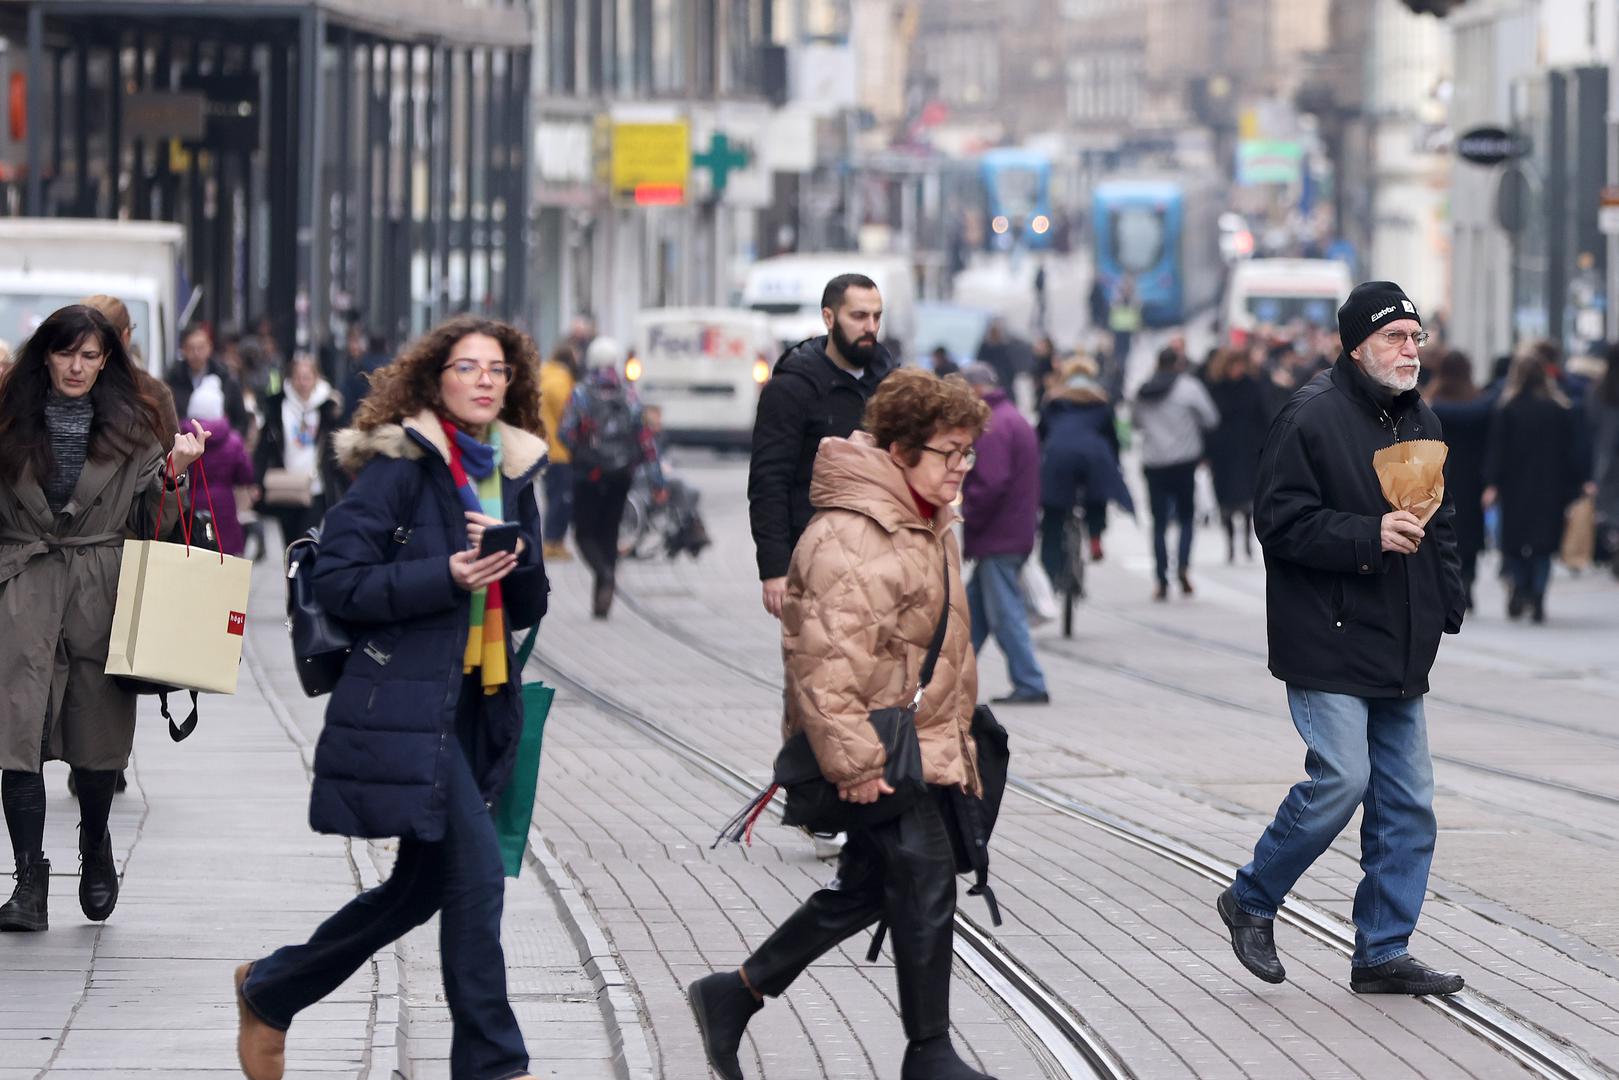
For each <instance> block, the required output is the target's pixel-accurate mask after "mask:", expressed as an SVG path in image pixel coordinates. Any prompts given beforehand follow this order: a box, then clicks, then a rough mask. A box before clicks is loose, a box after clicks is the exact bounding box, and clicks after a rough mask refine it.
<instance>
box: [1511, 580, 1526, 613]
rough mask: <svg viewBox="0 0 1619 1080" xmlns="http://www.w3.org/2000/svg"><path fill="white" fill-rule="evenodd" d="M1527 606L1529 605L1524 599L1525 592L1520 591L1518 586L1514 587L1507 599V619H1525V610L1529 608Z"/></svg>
mask: <svg viewBox="0 0 1619 1080" xmlns="http://www.w3.org/2000/svg"><path fill="white" fill-rule="evenodd" d="M1527 606H1528V604H1527V603H1526V601H1525V599H1524V593H1523V590H1522V589H1520V588H1519V587H1518V586H1516V585H1514V586H1513V587H1512V593H1511V595H1509V596H1508V597H1507V618H1509V619H1521V618H1523V609H1524V608H1525V607H1527Z"/></svg>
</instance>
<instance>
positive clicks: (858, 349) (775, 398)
mask: <svg viewBox="0 0 1619 1080" xmlns="http://www.w3.org/2000/svg"><path fill="white" fill-rule="evenodd" d="M882 316H883V298H882V294H881V293H879V292H878V291H877V283H876V282H874V281H872V280H871V279H870V278H868V277H865V276H863V275H861V274H843V275H840V276H838V277H835V278H833V279H832V280H831V281H829V282H827V285H826V289H825V290H824V291H823V292H822V294H821V319H822V321H823V322H825V323H826V328H827V334H826V336H825V337H818V338H810V339H809V340H807V341H801V342H799V343H798V344H797V345H794V346H793V347H792V348H791V349H789V350H787V352H786V354H785V355H784V356H782V358H781V359H780V360H779V361H778V362H777V363H776V369H775V371H774V372H773V373H772V374H771V376H770V381H769V382H767V383H765V385H764V389H763V390H761V391H760V393H759V408H758V411H757V413H756V414H755V416H754V421H753V456H752V458H751V459H750V460H749V462H748V523H749V525H750V526H751V528H752V530H753V546H754V552H755V555H756V557H757V559H758V564H759V580H760V583H761V586H762V593H763V600H764V606H765V610H766V611H768V612H770V614H772V615H774V616H775V617H776V618H778V619H779V618H781V605H782V601H783V599H784V598H785V597H786V595H787V566H788V564H789V562H790V561H791V559H792V557H793V548H794V547H796V546H797V544H798V538H799V537H801V536H803V535H804V530H805V529H806V528H808V527H809V522H810V518H812V517H814V516H815V507H813V506H811V505H810V495H809V493H810V477H811V474H812V473H813V472H814V469H815V453H816V450H817V449H818V448H819V447H820V445H821V440H822V439H826V438H846V437H847V436H849V435H851V434H853V433H854V432H855V431H858V430H859V429H860V418H861V417H862V416H863V415H864V414H865V411H866V402H867V401H869V400H870V399H871V395H872V394H873V393H874V392H875V391H876V389H877V386H878V384H880V383H881V382H882V381H883V379H884V378H886V377H887V376H888V373H889V372H890V371H892V370H894V361H893V359H892V358H891V357H890V356H889V355H888V350H887V349H885V348H884V347H883V346H882V345H881V344H880V343H879V341H878V337H879V336H880V334H881V332H882Z"/></svg>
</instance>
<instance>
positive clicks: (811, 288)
mask: <svg viewBox="0 0 1619 1080" xmlns="http://www.w3.org/2000/svg"><path fill="white" fill-rule="evenodd" d="M840 274H864V275H866V276H867V277H869V278H871V280H873V281H875V282H876V283H877V290H878V291H879V292H880V293H882V296H883V328H882V334H881V337H882V341H883V343H884V344H885V345H887V346H888V347H889V348H890V349H891V350H893V351H895V352H896V353H898V352H901V351H902V350H903V347H904V345H905V344H907V343H909V342H910V340H911V337H912V335H913V333H914V332H915V329H916V277H915V275H914V274H912V272H911V264H910V262H909V261H908V260H906V259H904V258H900V257H898V256H892V255H857V254H852V253H851V254H837V253H832V254H817V255H777V256H774V257H773V258H769V259H760V260H759V261H758V262H756V263H754V264H753V265H752V266H750V267H749V268H748V275H747V278H746V279H745V281H744V283H743V286H742V306H743V307H746V308H748V309H749V310H752V311H757V312H760V313H761V314H763V315H765V316H767V317H768V318H769V319H770V331H771V333H772V334H774V335H775V337H776V341H777V342H778V343H779V345H780V348H781V349H785V348H787V347H789V346H791V345H796V344H797V343H798V342H800V341H803V340H804V339H805V338H810V337H819V336H820V335H822V334H824V333H826V324H825V323H824V322H823V321H822V320H821V294H822V292H824V291H825V289H826V283H827V282H829V281H831V280H832V279H833V278H835V277H837V276H838V275H840ZM778 351H779V350H778ZM903 359H905V360H914V359H915V357H903Z"/></svg>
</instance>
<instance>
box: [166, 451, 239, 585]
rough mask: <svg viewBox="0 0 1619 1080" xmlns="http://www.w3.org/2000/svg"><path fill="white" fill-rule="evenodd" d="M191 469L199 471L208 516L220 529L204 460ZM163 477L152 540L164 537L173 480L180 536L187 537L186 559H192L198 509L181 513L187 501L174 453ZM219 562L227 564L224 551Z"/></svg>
mask: <svg viewBox="0 0 1619 1080" xmlns="http://www.w3.org/2000/svg"><path fill="white" fill-rule="evenodd" d="M191 468H192V469H195V470H197V476H198V477H199V478H201V480H202V495H203V498H205V499H207V500H208V516H209V517H210V518H212V519H213V520H214V522H215V523H216V524H215V526H214V527H215V528H216V529H217V528H218V527H219V526H218V524H217V522H218V521H219V515H218V514H217V513H215V512H214V493H213V492H212V491H211V490H209V487H208V470H207V469H204V468H203V467H202V459H201V458H198V459H197V460H196V462H195V463H194V464H193V465H192V466H191ZM190 473H191V469H187V470H186V475H188V476H189V475H190ZM163 475H164V478H165V479H164V484H163V493H162V497H161V498H159V499H158V502H157V522H156V524H155V525H153V527H152V539H153V540H156V539H157V538H158V537H160V536H162V535H163V508H164V507H165V506H167V505H168V502H169V484H168V481H170V480H173V481H174V513H175V516H176V517H178V518H179V519H180V534H181V535H182V536H184V537H185V546H186V558H188V559H189V558H190V557H191V531H192V527H193V525H194V523H195V521H196V516H197V508H196V505H195V504H193V505H192V507H191V512H190V513H189V514H182V513H181V511H182V510H184V509H185V500H183V499H181V498H180V482H179V478H178V477H176V476H175V475H174V455H173V453H170V454H169V455H167V456H166V457H164V459H163ZM219 561H220V563H221V564H223V563H224V562H225V553H224V552H223V551H221V552H220V553H219Z"/></svg>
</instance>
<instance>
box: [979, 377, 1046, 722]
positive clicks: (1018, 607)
mask: <svg viewBox="0 0 1619 1080" xmlns="http://www.w3.org/2000/svg"><path fill="white" fill-rule="evenodd" d="M962 376H963V377H964V378H965V379H966V380H967V385H969V386H971V387H972V388H973V390H974V391H975V392H976V393H977V394H978V397H979V399H980V400H982V401H983V402H984V404H986V405H988V406H989V426H988V427H987V428H985V429H984V434H983V435H981V436H979V439H978V443H977V446H976V447H975V449H976V450H977V464H975V465H974V466H973V468H972V470H971V471H970V472H968V473H967V478H966V480H964V481H963V482H962V485H961V516H962V522H963V524H962V533H961V535H962V545H961V552H962V557H963V558H966V559H970V560H973V562H974V566H973V575H972V578H971V579H970V580H969V581H968V582H967V605H968V608H969V609H970V611H971V614H972V641H973V652H974V654H977V653H980V652H982V651H983V649H984V643H985V642H986V641H988V640H989V636H990V634H994V635H995V644H996V645H998V646H1000V649H1001V654H1002V655H1003V656H1005V657H1006V669H1007V675H1008V676H1009V677H1010V678H1011V680H1012V693H1011V694H1010V695H1008V696H1007V697H1003V698H996V699H995V701H994V702H993V703H994V704H996V705H1045V704H1047V703H1048V702H1050V700H1051V698H1050V695H1049V693H1048V691H1047V689H1046V676H1045V672H1043V671H1041V670H1040V661H1039V660H1038V659H1036V658H1035V655H1034V643H1033V642H1032V641H1031V640H1030V639H1029V616H1028V611H1027V610H1026V609H1025V607H1024V603H1023V586H1022V580H1023V564H1024V563H1025V562H1027V561H1028V559H1029V555H1030V554H1031V553H1032V552H1033V551H1034V534H1035V528H1036V526H1037V524H1038V521H1039V514H1040V440H1039V439H1037V438H1036V437H1035V434H1034V429H1033V428H1032V427H1030V426H1029V422H1028V421H1027V420H1025V419H1024V418H1023V414H1022V413H1020V412H1018V407H1017V404H1016V403H1015V402H1014V401H1013V400H1012V399H1011V398H1010V397H1008V396H1007V393H1006V391H1005V390H1003V389H1001V387H1000V386H999V384H998V376H997V375H996V373H995V369H994V368H992V367H990V366H989V365H988V364H968V365H967V369H966V370H965V371H963V372H962Z"/></svg>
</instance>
